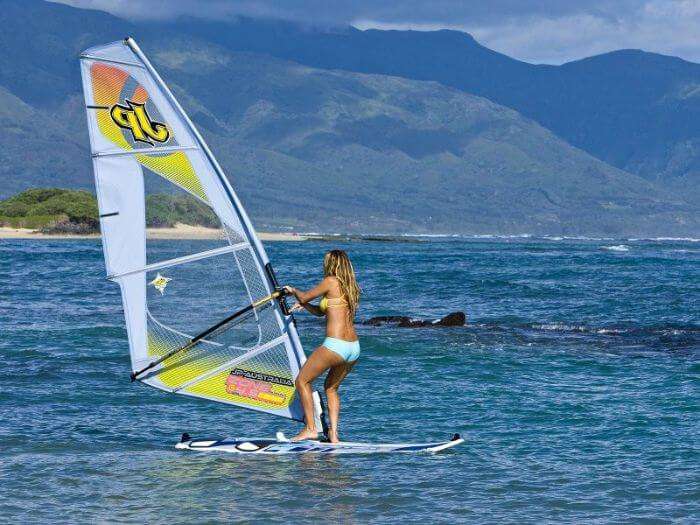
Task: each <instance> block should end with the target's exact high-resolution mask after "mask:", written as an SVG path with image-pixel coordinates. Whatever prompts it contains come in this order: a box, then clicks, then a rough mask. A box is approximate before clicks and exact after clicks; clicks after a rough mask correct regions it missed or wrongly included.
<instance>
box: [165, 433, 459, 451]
mask: <svg viewBox="0 0 700 525" xmlns="http://www.w3.org/2000/svg"><path fill="white" fill-rule="evenodd" d="M280 437H281V436H279V435H278V439H269V438H268V439H252V438H226V439H219V440H216V439H208V440H194V439H191V438H190V436H189V435H188V434H183V436H182V441H180V443H178V444H176V445H175V448H178V449H182V450H197V451H200V452H229V453H235V454H274V455H282V454H387V453H390V452H403V453H406V452H427V453H435V452H441V451H443V450H446V449H448V448H452V447H455V446H457V445H459V444H461V443H464V439H463V438H461V437H460V435H459V434H455V435H454V436H452V438H451V439H450V440H449V441H440V442H437V443H354V442H340V443H324V442H322V441H315V440H308V441H297V442H291V441H289V440H286V439H284V438H283V437H282V439H280Z"/></svg>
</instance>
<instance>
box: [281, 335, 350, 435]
mask: <svg viewBox="0 0 700 525" xmlns="http://www.w3.org/2000/svg"><path fill="white" fill-rule="evenodd" d="M344 362H345V361H343V358H342V357H340V356H339V355H338V354H336V353H335V352H331V351H330V350H328V348H326V347H325V346H319V347H318V348H317V349H316V350H314V351H313V353H312V354H311V355H310V356H309V358H308V359H307V360H306V363H304V366H302V367H301V370H299V375H298V376H297V379H296V381H295V382H294V385H295V386H296V389H297V392H299V399H300V400H301V406H302V407H303V408H304V420H305V421H306V426H305V427H304V429H303V430H302V431H301V432H299V433H298V434H297V435H296V436H294V437H293V438H292V441H300V440H302V439H315V438H317V437H318V429H317V428H316V423H315V422H314V399H313V395H312V393H313V389H312V388H311V383H313V381H314V379H316V378H317V377H318V376H320V375H321V374H322V373H323V372H325V371H326V370H328V369H329V368H331V367H333V366H337V365H339V364H341V363H344Z"/></svg>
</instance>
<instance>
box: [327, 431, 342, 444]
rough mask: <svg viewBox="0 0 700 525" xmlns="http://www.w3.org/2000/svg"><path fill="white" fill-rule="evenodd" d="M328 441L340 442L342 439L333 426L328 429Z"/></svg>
mask: <svg viewBox="0 0 700 525" xmlns="http://www.w3.org/2000/svg"><path fill="white" fill-rule="evenodd" d="M328 441H329V442H330V443H340V439H338V431H337V430H334V429H332V428H329V429H328Z"/></svg>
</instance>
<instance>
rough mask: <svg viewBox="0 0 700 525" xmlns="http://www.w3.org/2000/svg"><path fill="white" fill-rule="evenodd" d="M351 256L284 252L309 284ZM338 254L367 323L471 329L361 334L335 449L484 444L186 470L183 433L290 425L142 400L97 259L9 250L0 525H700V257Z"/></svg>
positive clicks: (444, 244)
mask: <svg viewBox="0 0 700 525" xmlns="http://www.w3.org/2000/svg"><path fill="white" fill-rule="evenodd" d="M168 242H173V241H165V243H166V244H167V243H168ZM193 245H196V243H193ZM335 246H336V245H335V244H330V243H323V242H319V243H315V242H313V243H312V242H307V243H271V244H269V245H268V251H269V254H270V257H271V259H272V260H273V262H274V263H275V266H276V269H277V273H278V274H279V276H280V278H281V280H282V281H284V282H285V283H290V284H293V285H296V286H299V287H304V286H308V285H310V284H312V282H313V280H314V279H315V278H316V277H317V276H318V275H319V267H320V263H321V257H322V254H323V252H324V251H325V250H327V249H329V248H331V247H335ZM193 247H196V246H193ZM340 247H342V248H345V249H347V250H348V251H349V253H350V255H351V256H352V258H353V259H354V261H355V265H356V268H357V271H358V274H359V276H360V280H361V284H362V285H363V287H364V292H365V294H364V301H363V304H362V308H361V311H360V317H362V318H367V317H370V316H373V315H385V314H403V315H412V316H416V317H439V316H441V315H444V314H446V313H448V312H450V311H453V310H464V311H466V312H467V314H468V318H469V323H470V324H469V326H467V327H464V328H442V329H437V328H427V329H426V328H423V329H406V328H403V329H402V328H392V327H386V326H385V327H361V329H360V337H361V342H362V349H363V354H362V357H361V361H360V364H359V365H358V366H357V367H356V369H355V371H354V372H353V373H352V374H351V375H350V377H349V378H348V380H347V382H346V384H345V385H344V387H343V389H342V391H341V394H342V396H343V402H344V406H343V412H342V418H343V419H342V422H341V423H342V427H341V435H342V436H343V437H344V438H345V439H352V440H369V441H399V442H400V441H414V440H424V439H425V440H441V439H445V438H447V437H449V436H450V435H451V434H452V433H453V432H460V433H462V434H463V436H464V437H465V438H466V439H467V443H465V444H464V445H462V446H461V447H459V448H457V449H455V450H454V452H450V453H445V454H443V455H437V456H419V455H392V456H365V457H361V456H356V457H272V458H269V457H257V458H255V457H250V456H245V457H237V456H227V455H197V454H193V453H186V452H179V451H176V450H175V449H174V448H173V444H174V443H175V442H176V441H177V439H178V438H179V435H180V434H181V433H182V432H183V431H187V432H190V433H191V434H193V435H195V436H202V437H205V436H226V435H248V436H250V435H252V436H256V435H257V436H269V435H273V434H274V432H275V431H277V430H284V431H285V432H288V433H291V432H294V430H295V428H296V426H295V425H294V424H292V423H289V422H287V421H285V420H281V419H276V418H272V417H269V416H265V415H259V414H256V413H254V412H249V411H245V410H237V409H235V408H230V407H226V406H224V405H217V404H213V403H208V402H205V401H199V400H193V399H188V398H185V397H182V396H172V395H168V394H165V393H162V392H159V391H156V390H153V389H150V388H148V387H145V386H143V385H132V384H130V383H129V364H128V358H127V342H126V333H125V329H124V326H123V319H122V312H121V304H120V298H119V295H118V288H117V286H116V285H113V284H111V283H109V282H107V281H105V280H104V265H103V261H102V251H101V247H100V244H99V241H92V240H86V241H0V329H1V332H2V338H1V339H0V351H1V352H2V356H3V366H2V367H1V368H0V385H1V387H0V412H1V416H0V444H1V445H2V446H1V447H0V476H1V480H2V486H3V491H2V493H3V494H2V498H0V521H2V522H57V521H58V522H127V521H128V522H149V523H193V522H231V521H234V522H235V521H248V522H250V521H254V520H255V521H262V522H296V521H299V520H302V519H305V520H309V521H311V522H319V521H330V522H337V521H343V522H348V523H354V522H357V523H365V522H382V523H405V522H409V523H416V522H425V523H435V522H443V523H447V522H469V523H482V522H483V523H494V522H512V523H523V522H542V521H550V522H569V523H572V522H578V523H580V522H592V523H596V522H616V523H641V522H647V523H654V522H667V521H675V522H681V523H690V522H697V520H698V517H699V516H700V477H699V476H700V475H699V474H698V472H699V468H698V467H699V466H700V465H699V459H700V454H699V453H700V424H699V421H700V419H699V413H700V409H699V401H700V381H699V379H700V243H698V242H689V241H629V240H628V241H620V240H616V241H610V240H546V239H510V240H507V239H500V240H499V239H480V240H479V239H473V240H442V241H432V242H410V243H409V242H407V243H398V242H393V243H380V242H375V243H370V242H366V243H360V242H355V243H348V244H341V245H340ZM214 285H215V283H206V282H205V283H203V286H214ZM183 308H187V305H183ZM299 327H300V332H301V336H302V340H303V342H304V343H305V345H306V347H307V348H309V349H310V348H313V347H314V345H315V344H318V343H319V342H320V341H321V339H322V330H323V326H322V325H321V324H319V322H318V321H316V320H314V319H309V318H307V317H304V318H300V319H299Z"/></svg>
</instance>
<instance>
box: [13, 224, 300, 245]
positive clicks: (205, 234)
mask: <svg viewBox="0 0 700 525" xmlns="http://www.w3.org/2000/svg"><path fill="white" fill-rule="evenodd" d="M221 234H222V232H221V230H218V229H214V228H205V227H203V226H190V225H187V224H177V225H176V226H174V227H173V228H146V237H147V238H148V239H163V240H166V239H167V240H198V239H202V240H206V239H220V238H221ZM258 236H259V237H260V240H262V241H306V240H308V239H310V238H311V237H309V236H306V235H300V234H297V233H282V232H258ZM99 238H100V234H99V233H90V234H67V233H56V234H53V233H41V232H40V231H38V230H32V229H29V228H11V227H7V226H0V239H48V240H57V239H99Z"/></svg>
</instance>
